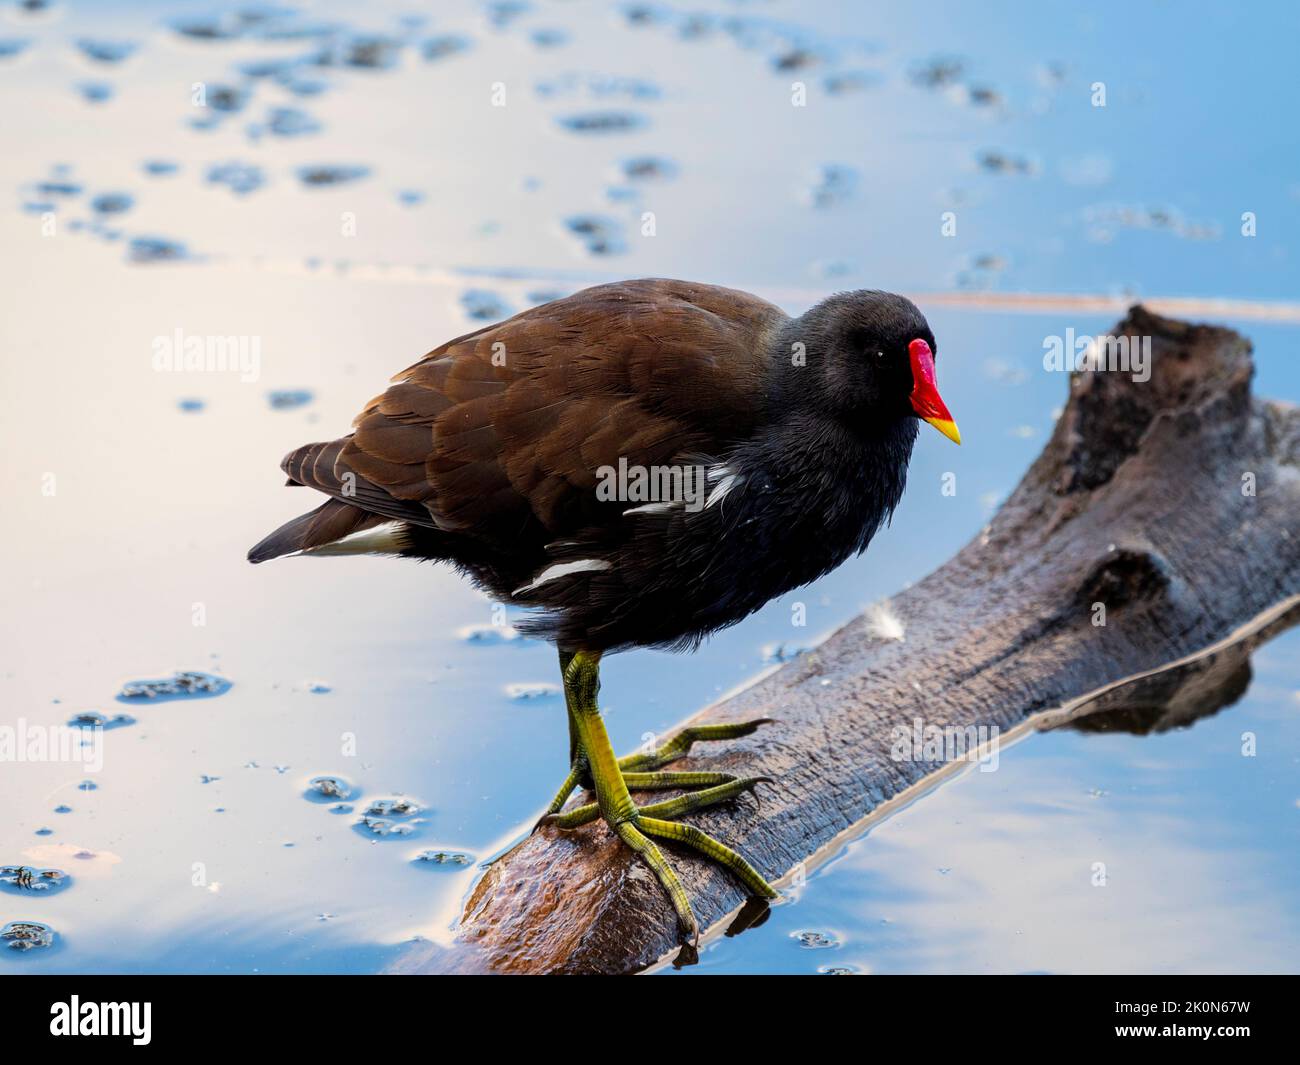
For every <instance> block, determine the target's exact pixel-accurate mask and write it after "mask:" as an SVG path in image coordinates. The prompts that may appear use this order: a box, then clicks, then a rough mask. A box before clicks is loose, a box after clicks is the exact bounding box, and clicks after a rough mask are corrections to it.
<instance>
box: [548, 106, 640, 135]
mask: <svg viewBox="0 0 1300 1065" xmlns="http://www.w3.org/2000/svg"><path fill="white" fill-rule="evenodd" d="M556 121H557V122H558V123H559V124H560V125H561V126H563V127H564V128H565V129H567V130H569V131H570V132H571V133H631V132H632V131H633V130H638V129H644V128H645V127H646V126H647V125H649V122H648V121H647V120H646V118H645V117H644V116H643V115H638V114H636V113H634V112H632V111H584V112H580V113H579V114H576V115H564V116H562V117H560V118H557V119H556Z"/></svg>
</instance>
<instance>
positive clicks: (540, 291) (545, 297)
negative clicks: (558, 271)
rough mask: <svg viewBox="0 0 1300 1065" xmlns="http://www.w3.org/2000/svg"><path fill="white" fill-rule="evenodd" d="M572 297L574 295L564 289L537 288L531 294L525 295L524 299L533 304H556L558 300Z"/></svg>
mask: <svg viewBox="0 0 1300 1065" xmlns="http://www.w3.org/2000/svg"><path fill="white" fill-rule="evenodd" d="M570 295H572V293H571V292H569V291H566V290H564V289H558V288H535V289H533V290H532V291H531V292H526V293H524V299H526V300H527V301H528V302H529V303H532V304H540V303H554V302H555V301H556V300H562V299H564V298H565V297H566V296H570Z"/></svg>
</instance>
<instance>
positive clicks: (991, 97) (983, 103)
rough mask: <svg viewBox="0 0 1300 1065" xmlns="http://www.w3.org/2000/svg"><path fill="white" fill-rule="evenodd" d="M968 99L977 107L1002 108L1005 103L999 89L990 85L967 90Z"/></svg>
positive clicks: (975, 86)
mask: <svg viewBox="0 0 1300 1065" xmlns="http://www.w3.org/2000/svg"><path fill="white" fill-rule="evenodd" d="M966 99H967V101H968V102H969V103H971V104H973V105H974V106H975V107H1001V106H1002V104H1003V103H1004V102H1005V101H1004V100H1003V98H1002V94H1001V93H1000V92H998V91H997V89H994V88H992V87H991V86H988V85H972V86H971V87H970V88H969V89H967V90H966Z"/></svg>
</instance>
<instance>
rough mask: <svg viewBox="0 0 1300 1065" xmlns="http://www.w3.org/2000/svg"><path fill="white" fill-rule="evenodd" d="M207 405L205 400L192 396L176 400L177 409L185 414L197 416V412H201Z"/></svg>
mask: <svg viewBox="0 0 1300 1065" xmlns="http://www.w3.org/2000/svg"><path fill="white" fill-rule="evenodd" d="M207 405H208V404H207V400H203V399H197V398H194V397H192V396H191V397H187V398H185V399H178V400H177V401H176V406H177V407H179V408H180V409H181V410H182V411H184V412H185V413H186V414H197V413H199V411H201V410H203V409H204V408H205V407H206V406H207Z"/></svg>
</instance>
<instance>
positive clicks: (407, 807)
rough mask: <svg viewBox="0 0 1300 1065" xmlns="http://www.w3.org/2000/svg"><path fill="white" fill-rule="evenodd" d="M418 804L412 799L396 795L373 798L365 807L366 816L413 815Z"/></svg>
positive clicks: (418, 808)
mask: <svg viewBox="0 0 1300 1065" xmlns="http://www.w3.org/2000/svg"><path fill="white" fill-rule="evenodd" d="M419 812H420V804H419V803H417V802H416V801H415V800H414V799H408V798H405V797H404V796H398V797H397V798H396V799H375V800H374V801H373V802H372V803H371V804H370V805H369V806H367V807H366V816H367V817H414V816H415V815H416V814H418V813H419Z"/></svg>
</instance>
